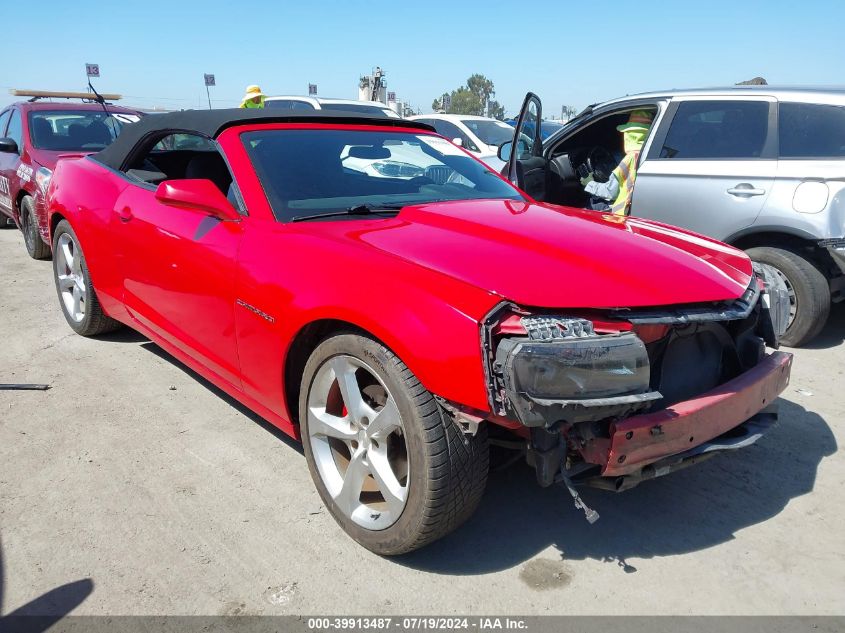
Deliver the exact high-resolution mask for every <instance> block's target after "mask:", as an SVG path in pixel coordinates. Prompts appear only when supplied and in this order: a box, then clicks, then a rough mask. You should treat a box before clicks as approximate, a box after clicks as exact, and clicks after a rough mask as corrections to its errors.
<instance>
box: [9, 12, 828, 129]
mask: <svg viewBox="0 0 845 633" xmlns="http://www.w3.org/2000/svg"><path fill="white" fill-rule="evenodd" d="M660 4H661V5H663V6H660V5H658V4H657V3H643V2H639V3H636V2H615V1H606V2H603V3H597V2H586V1H583V0H582V1H581V2H577V3H576V2H566V1H565V0H558V1H557V2H546V1H535V2H495V1H488V2H455V1H452V2H441V1H440V0H426V1H425V2H419V3H411V2H403V1H402V0H393V1H391V2H383V1H381V0H376V1H371V2H353V1H347V2H339V1H324V0H311V1H310V2H297V3H295V5H294V6H291V5H289V4H288V3H286V2H266V3H265V2H250V1H242V2H237V3H236V2H219V1H217V0H205V1H204V2H194V1H193V0H191V1H179V0H171V1H170V2H160V1H158V0H141V1H140V2H137V1H136V2H126V1H124V2H114V3H108V4H106V3H102V2H88V1H84V0H73V1H70V2H69V1H67V0H65V1H63V2H56V1H53V0H41V1H40V2H38V3H37V5H29V4H27V3H25V2H4V6H3V8H2V10H0V23H3V24H4V26H5V27H6V28H4V29H3V31H4V34H3V43H2V52H3V58H4V63H3V65H2V71H0V106H2V105H5V104H6V103H9V102H11V101H13V100H15V98H14V97H11V96H10V95H9V94H8V89H9V88H36V89H45V90H81V89H83V88H84V86H85V76H84V75H85V73H84V65H85V63H86V62H92V63H98V64H100V68H101V73H102V77H101V78H100V79H98V80H94V81H95V87H96V88H97V89H98V90H100V91H102V92H117V93H121V94H123V95H126V97H125V99H124V101H123V102H122V103H125V104H127V105H137V106H142V107H153V106H161V107H169V108H175V109H178V108H189V107H197V106H198V105H199V106H201V107H207V104H206V95H205V88H204V86H203V73H206V72H210V73H214V74H215V75H216V77H217V86H216V87H215V88H212V95H211V96H212V99H213V103H214V105H215V106H216V107H224V106H226V105H232V106H234V105H237V103H238V102H239V101H240V98H241V95H242V94H243V91H244V88H245V86H246V85H247V84H251V83H258V84H260V86H261V87H262V89H263V90H264V92H266V93H267V94H304V93H307V88H308V83H309V82H310V83H316V84H317V85H318V89H319V94H320V96H325V97H345V98H356V97H357V81H358V77H359V76H360V75H362V74H367V73H369V72H370V70H371V69H372V68H373V67H374V66H376V65H379V66H381V67H382V68H383V69H385V70H386V71H387V80H388V89H389V90H391V91H395V92H396V93H397V95H398V97H399V98H400V99H401V100H406V101H408V102H410V103H411V104H412V105H413V106H414V107H420V108H422V109H423V111H429V110H430V106H431V101H432V99H433V98H434V97H436V96H437V95H439V94H442V93H443V92H444V91H446V90H451V89H453V88H456V87H457V86H459V85H460V84H462V83H463V82H464V81H465V80H466V78H467V77H468V76H469V75H470V74H472V73H474V72H480V73H483V74H485V75H486V76H487V77H489V78H490V79H492V80H493V81H494V83H495V85H496V93H497V98H498V100H499V101H500V102H502V103H503V105H504V106H505V108H506V110H507V112H508V114H511V115H512V114H514V113H515V111H516V110H517V109H518V108H519V105H520V103H521V100H522V97H523V96H524V94H525V92H526V91H527V90H532V91H534V92H536V93H538V94H539V95H540V97H541V98H542V99H543V103H544V110H545V112H546V113H547V114H549V113H556V112H557V113H559V112H560V106H561V105H563V104H568V105H574V106H576V107H577V108H579V109H580V108H581V107H583V106H584V105H587V104H588V103H591V102H594V101H601V100H604V99H608V98H612V97H616V96H621V95H624V94H629V93H635V92H642V91H647V90H657V89H663V88H672V87H675V88H681V87H695V86H712V85H720V84H732V83H736V82H737V81H741V80H743V79H749V78H751V77H754V76H756V75H761V76H763V77H765V78H766V79H767V80H768V81H769V83H775V84H826V85H831V84H839V85H842V84H845V79H843V71H842V68H843V66H842V65H843V62H845V38H843V36H842V32H843V31H842V29H843V24H845V2H841V1H839V0H828V1H818V0H805V1H803V2H794V1H792V2H779V1H769V2H758V1H748V0H733V1H729V2H724V1H722V0H708V1H707V2H703V3H698V2H697V3H695V6H693V5H692V3H689V4H688V3H685V2H675V3H671V4H668V3H666V4H664V3H660ZM33 6H37V9H33V8H32V7H33ZM414 7H417V8H414ZM632 7H635V8H632ZM625 16H629V17H625ZM36 20H37V21H38V26H37V27H36V26H35V24H34V23H35V21H36ZM15 24H17V25H20V28H13V27H12V25H15Z"/></svg>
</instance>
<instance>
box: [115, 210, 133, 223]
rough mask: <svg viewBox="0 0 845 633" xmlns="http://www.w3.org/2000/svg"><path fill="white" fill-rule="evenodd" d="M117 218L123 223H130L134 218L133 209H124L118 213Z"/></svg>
mask: <svg viewBox="0 0 845 633" xmlns="http://www.w3.org/2000/svg"><path fill="white" fill-rule="evenodd" d="M117 217H119V218H120V221H121V222H129V220H131V219H132V218H133V217H134V216H133V215H132V209H130V208H129V207H123V208H122V209H121V210H120V211H118V212H117Z"/></svg>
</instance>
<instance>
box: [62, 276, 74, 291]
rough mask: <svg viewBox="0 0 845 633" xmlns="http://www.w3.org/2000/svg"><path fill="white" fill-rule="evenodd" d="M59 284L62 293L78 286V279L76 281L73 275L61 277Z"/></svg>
mask: <svg viewBox="0 0 845 633" xmlns="http://www.w3.org/2000/svg"><path fill="white" fill-rule="evenodd" d="M58 282H59V289H60V290H61V291H62V292H66V291H69V290H70V289H71V288H73V287H75V286H76V279H74V278H73V277H72V276H71V275H59V277H58Z"/></svg>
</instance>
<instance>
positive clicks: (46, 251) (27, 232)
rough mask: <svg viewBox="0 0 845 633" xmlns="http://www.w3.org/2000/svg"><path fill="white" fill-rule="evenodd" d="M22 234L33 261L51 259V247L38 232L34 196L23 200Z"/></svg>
mask: <svg viewBox="0 0 845 633" xmlns="http://www.w3.org/2000/svg"><path fill="white" fill-rule="evenodd" d="M21 232H22V233H23V242H24V245H25V246H26V252H27V253H29V256H30V257H32V259H50V247H49V246H47V245H46V244H45V243H44V240H42V239H41V233H39V232H38V220H37V219H36V217H35V202H34V201H33V199H32V196H24V198H23V200H21Z"/></svg>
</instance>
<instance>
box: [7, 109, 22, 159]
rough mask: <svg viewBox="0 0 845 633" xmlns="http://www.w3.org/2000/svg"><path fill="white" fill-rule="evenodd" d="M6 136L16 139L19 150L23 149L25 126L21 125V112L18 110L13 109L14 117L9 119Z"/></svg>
mask: <svg viewBox="0 0 845 633" xmlns="http://www.w3.org/2000/svg"><path fill="white" fill-rule="evenodd" d="M6 136H8V137H9V138H11V139H14V140H15V143H17V144H18V151H22V150H23V127H21V113H20V112H18V111H17V110H12V118H11V119H10V120H9V129H8V130H6Z"/></svg>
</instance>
